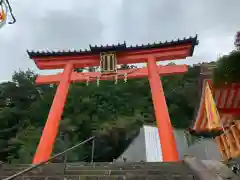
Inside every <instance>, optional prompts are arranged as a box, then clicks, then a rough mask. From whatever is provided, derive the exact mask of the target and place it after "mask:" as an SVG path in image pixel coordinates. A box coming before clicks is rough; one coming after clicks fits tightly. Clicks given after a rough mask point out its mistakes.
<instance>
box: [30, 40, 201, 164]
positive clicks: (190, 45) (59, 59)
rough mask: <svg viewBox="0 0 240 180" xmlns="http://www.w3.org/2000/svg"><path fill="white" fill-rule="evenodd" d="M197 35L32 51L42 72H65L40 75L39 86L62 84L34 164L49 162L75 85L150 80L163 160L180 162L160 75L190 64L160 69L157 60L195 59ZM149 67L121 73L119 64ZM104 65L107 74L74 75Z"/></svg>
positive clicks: (182, 70) (175, 71) (180, 71)
mask: <svg viewBox="0 0 240 180" xmlns="http://www.w3.org/2000/svg"><path fill="white" fill-rule="evenodd" d="M197 44H198V40H197V36H195V37H190V38H188V39H185V38H184V39H183V40H177V41H172V42H165V43H161V42H160V43H154V44H148V45H141V46H134V47H132V46H131V47H127V46H126V44H125V43H124V44H118V45H112V46H100V47H98V46H94V47H92V46H90V50H85V51H81V50H80V51H69V52H63V51H61V52H39V51H38V52H33V51H31V52H30V51H28V55H29V57H30V58H31V59H34V62H35V64H36V66H37V67H38V68H39V69H40V70H45V69H64V70H63V72H62V73H59V74H57V75H39V76H38V77H37V79H36V83H37V84H50V83H56V84H58V87H57V91H56V94H55V97H54V99H53V103H52V106H51V109H50V112H49V115H48V119H47V122H46V125H45V127H44V130H43V132H42V136H41V139H40V142H39V145H38V148H37V150H36V153H35V156H34V159H33V163H34V164H38V163H41V162H43V161H45V160H48V159H49V157H50V156H51V153H52V150H53V145H54V143H55V139H56V136H57V134H58V128H59V121H60V120H61V116H62V113H63V109H64V104H65V101H66V97H67V94H68V89H69V86H70V83H71V82H73V81H74V82H83V81H86V82H88V81H93V80H96V79H97V80H110V79H115V78H116V77H117V78H119V79H123V78H124V79H125V78H126V77H128V78H140V77H147V76H148V79H149V84H150V88H151V92H152V100H153V105H154V110H155V117H156V121H157V127H158V132H159V136H160V143H161V148H162V154H163V161H177V160H178V152H177V148H176V142H175V138H174V135H173V130H172V126H171V122H170V117H169V114H168V109H167V104H166V100H165V96H164V92H163V87H162V82H161V79H160V77H159V76H164V75H170V74H181V73H184V72H186V71H187V66H186V65H174V66H158V65H157V64H156V62H157V61H164V60H174V59H184V58H186V57H188V56H192V54H193V51H194V47H195V45H197ZM146 62H147V65H148V67H147V68H136V69H126V70H118V71H117V69H116V65H117V64H135V63H146ZM92 66H101V69H102V70H103V72H86V73H82V72H81V73H77V72H73V69H74V68H84V67H92Z"/></svg>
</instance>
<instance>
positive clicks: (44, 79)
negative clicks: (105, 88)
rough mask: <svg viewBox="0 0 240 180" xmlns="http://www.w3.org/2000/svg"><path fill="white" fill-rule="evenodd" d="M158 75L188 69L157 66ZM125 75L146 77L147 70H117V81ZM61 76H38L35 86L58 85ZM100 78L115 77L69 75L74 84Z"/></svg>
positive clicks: (177, 66)
mask: <svg viewBox="0 0 240 180" xmlns="http://www.w3.org/2000/svg"><path fill="white" fill-rule="evenodd" d="M157 70H158V74H159V75H161V76H166V75H170V74H173V73H174V74H182V73H185V72H187V70H188V67H187V65H175V66H157ZM125 73H127V74H128V75H127V78H128V79H132V78H142V77H147V76H148V69H147V68H138V69H126V70H119V71H118V74H120V75H118V79H124V74H125ZM61 76H62V74H57V75H40V76H38V77H37V79H36V83H37V84H52V83H59V81H60V80H61ZM97 77H100V80H114V79H115V75H108V76H102V77H101V74H100V73H99V72H86V73H77V72H73V73H72V75H71V79H70V80H71V81H74V82H86V81H87V80H88V79H89V81H96V78H97Z"/></svg>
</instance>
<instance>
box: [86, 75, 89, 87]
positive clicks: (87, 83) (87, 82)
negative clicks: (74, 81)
mask: <svg viewBox="0 0 240 180" xmlns="http://www.w3.org/2000/svg"><path fill="white" fill-rule="evenodd" d="M86 85H87V86H88V85H89V77H88V78H87V81H86Z"/></svg>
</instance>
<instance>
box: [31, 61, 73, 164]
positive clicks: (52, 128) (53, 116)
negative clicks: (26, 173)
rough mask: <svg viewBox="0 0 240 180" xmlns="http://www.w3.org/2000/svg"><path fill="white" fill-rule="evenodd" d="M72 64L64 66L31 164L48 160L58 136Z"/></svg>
mask: <svg viewBox="0 0 240 180" xmlns="http://www.w3.org/2000/svg"><path fill="white" fill-rule="evenodd" d="M72 68H73V65H72V64H68V65H66V67H65V69H64V72H63V74H62V76H61V81H60V83H59V85H58V88H57V91H56V94H55V97H54V99H53V103H52V106H51V109H50V112H49V114H48V119H47V122H46V124H45V127H44V129H43V132H42V136H41V139H40V142H39V144H38V147H37V151H36V153H35V156H34V159H33V164H38V163H41V162H43V161H46V160H48V159H49V158H50V156H51V153H52V150H53V146H54V142H55V140H56V136H57V134H58V127H59V123H60V120H61V118H62V117H61V116H62V112H63V109H64V104H65V101H66V98H67V94H68V89H69V85H70V81H69V79H70V76H71V73H72Z"/></svg>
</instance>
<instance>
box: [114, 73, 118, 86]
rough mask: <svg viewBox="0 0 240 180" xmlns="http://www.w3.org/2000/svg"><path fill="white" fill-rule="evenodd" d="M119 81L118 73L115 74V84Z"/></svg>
mask: <svg viewBox="0 0 240 180" xmlns="http://www.w3.org/2000/svg"><path fill="white" fill-rule="evenodd" d="M117 83H118V75H116V76H115V84H117Z"/></svg>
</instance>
